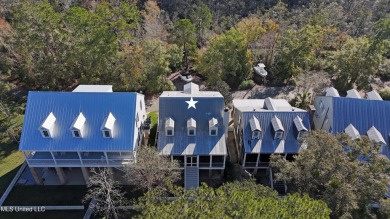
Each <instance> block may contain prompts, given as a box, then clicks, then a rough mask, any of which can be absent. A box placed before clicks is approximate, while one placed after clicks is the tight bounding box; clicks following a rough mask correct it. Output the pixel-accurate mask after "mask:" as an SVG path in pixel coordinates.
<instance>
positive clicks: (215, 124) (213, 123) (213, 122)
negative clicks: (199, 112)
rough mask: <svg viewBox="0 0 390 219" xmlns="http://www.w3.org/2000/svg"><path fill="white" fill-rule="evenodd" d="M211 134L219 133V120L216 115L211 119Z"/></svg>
mask: <svg viewBox="0 0 390 219" xmlns="http://www.w3.org/2000/svg"><path fill="white" fill-rule="evenodd" d="M209 135H210V136H217V135H218V120H217V119H216V118H214V117H213V118H212V119H210V120H209Z"/></svg>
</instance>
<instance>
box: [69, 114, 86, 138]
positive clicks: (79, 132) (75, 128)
mask: <svg viewBox="0 0 390 219" xmlns="http://www.w3.org/2000/svg"><path fill="white" fill-rule="evenodd" d="M85 121H86V119H85V117H84V115H83V113H80V114H79V115H78V116H77V118H76V119H75V120H74V122H73V124H72V126H71V127H70V130H71V131H72V135H73V137H74V138H82V137H84V124H85Z"/></svg>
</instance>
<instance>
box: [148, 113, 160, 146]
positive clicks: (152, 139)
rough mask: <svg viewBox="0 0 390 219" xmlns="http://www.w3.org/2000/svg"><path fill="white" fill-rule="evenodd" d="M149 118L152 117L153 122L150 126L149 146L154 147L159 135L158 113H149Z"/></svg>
mask: <svg viewBox="0 0 390 219" xmlns="http://www.w3.org/2000/svg"><path fill="white" fill-rule="evenodd" d="M148 117H150V120H151V122H152V123H151V124H150V134H149V145H152V146H154V143H155V140H156V133H157V122H158V112H150V113H148Z"/></svg>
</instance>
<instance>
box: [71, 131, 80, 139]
mask: <svg viewBox="0 0 390 219" xmlns="http://www.w3.org/2000/svg"><path fill="white" fill-rule="evenodd" d="M72 132H73V137H75V138H80V132H79V131H78V130H73V131H72Z"/></svg>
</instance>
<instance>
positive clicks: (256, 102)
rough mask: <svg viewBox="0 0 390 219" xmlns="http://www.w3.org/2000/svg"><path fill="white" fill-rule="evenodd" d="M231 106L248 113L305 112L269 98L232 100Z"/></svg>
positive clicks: (282, 100) (284, 101)
mask: <svg viewBox="0 0 390 219" xmlns="http://www.w3.org/2000/svg"><path fill="white" fill-rule="evenodd" d="M233 105H234V108H236V109H238V110H239V111H241V112H250V111H259V112H260V111H262V112H267V111H275V112H276V111H282V112H288V111H300V112H306V111H305V110H302V109H299V108H296V107H292V106H291V105H290V104H289V103H288V102H287V100H285V99H272V98H270V97H268V98H266V99H242V100H239V99H234V100H233Z"/></svg>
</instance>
